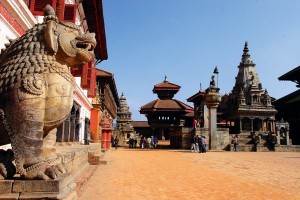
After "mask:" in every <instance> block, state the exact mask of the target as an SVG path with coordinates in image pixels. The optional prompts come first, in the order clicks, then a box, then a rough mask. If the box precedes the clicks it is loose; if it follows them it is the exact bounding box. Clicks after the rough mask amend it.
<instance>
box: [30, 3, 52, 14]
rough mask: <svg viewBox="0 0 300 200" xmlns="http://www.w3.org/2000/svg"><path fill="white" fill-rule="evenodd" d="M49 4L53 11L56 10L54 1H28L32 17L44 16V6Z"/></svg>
mask: <svg viewBox="0 0 300 200" xmlns="http://www.w3.org/2000/svg"><path fill="white" fill-rule="evenodd" d="M47 4H49V5H51V6H52V8H53V9H54V10H55V8H56V0H31V1H30V7H29V9H30V11H31V12H32V14H33V15H40V16H43V15H44V9H45V7H46V5H47Z"/></svg>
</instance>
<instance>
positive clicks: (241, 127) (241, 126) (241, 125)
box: [240, 118, 243, 133]
mask: <svg viewBox="0 0 300 200" xmlns="http://www.w3.org/2000/svg"><path fill="white" fill-rule="evenodd" d="M242 131H243V124H242V118H240V133H241V132H242Z"/></svg>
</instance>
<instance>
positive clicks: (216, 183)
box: [79, 148, 300, 200]
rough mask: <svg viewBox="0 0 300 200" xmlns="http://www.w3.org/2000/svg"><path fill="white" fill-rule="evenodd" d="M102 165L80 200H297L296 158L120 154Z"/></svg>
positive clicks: (110, 153) (126, 151) (299, 187)
mask: <svg viewBox="0 0 300 200" xmlns="http://www.w3.org/2000/svg"><path fill="white" fill-rule="evenodd" d="M105 159H106V160H107V161H108V164H107V165H100V166H97V167H95V166H94V169H95V171H94V172H93V174H92V176H91V178H90V179H89V180H88V181H87V182H86V184H85V185H84V186H82V187H81V188H80V191H79V199H83V200H84V199H89V200H93V199H95V200H96V199H97V200H99V199H101V200H102V199H103V200H119V199H120V200H121V199H122V200H129V199H137V200H148V199H149V200H151V199H153V200H154V199H158V200H164V199H166V200H169V199H170V200H172V199H180V200H184V199H187V200H191V199H239V200H240V199H300V171H299V170H300V153H291V152H289V153H287V152H208V153H206V154H199V153H191V152H189V151H185V150H142V149H134V150H132V149H122V148H120V149H118V150H111V151H108V152H106V155H105ZM92 167H93V166H92Z"/></svg>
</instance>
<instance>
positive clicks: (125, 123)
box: [117, 93, 135, 146]
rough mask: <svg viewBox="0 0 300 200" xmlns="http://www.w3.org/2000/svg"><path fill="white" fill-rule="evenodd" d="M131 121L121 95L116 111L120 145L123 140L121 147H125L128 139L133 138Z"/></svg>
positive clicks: (124, 99)
mask: <svg viewBox="0 0 300 200" xmlns="http://www.w3.org/2000/svg"><path fill="white" fill-rule="evenodd" d="M131 121H132V120H131V112H130V109H129V106H128V104H127V101H126V98H125V96H124V93H122V95H121V97H120V107H118V110H117V130H118V132H119V138H120V144H122V140H123V145H125V146H126V143H127V140H128V139H129V138H130V137H135V135H134V129H133V126H132V125H131Z"/></svg>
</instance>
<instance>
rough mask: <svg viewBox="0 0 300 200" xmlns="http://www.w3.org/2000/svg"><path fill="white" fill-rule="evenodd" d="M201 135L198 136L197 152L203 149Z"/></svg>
mask: <svg viewBox="0 0 300 200" xmlns="http://www.w3.org/2000/svg"><path fill="white" fill-rule="evenodd" d="M202 137H203V136H202V135H201V136H200V137H199V138H198V145H199V153H202V149H203V142H202Z"/></svg>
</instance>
